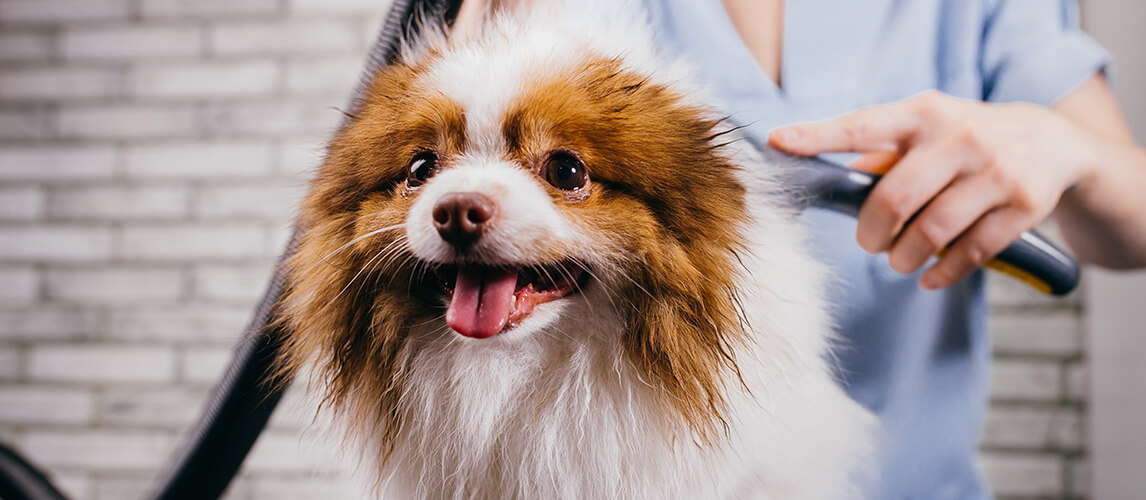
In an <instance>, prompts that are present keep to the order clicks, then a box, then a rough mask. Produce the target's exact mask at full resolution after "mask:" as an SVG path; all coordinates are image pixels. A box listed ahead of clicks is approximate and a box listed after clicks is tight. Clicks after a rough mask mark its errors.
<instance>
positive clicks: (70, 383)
mask: <svg viewBox="0 0 1146 500" xmlns="http://www.w3.org/2000/svg"><path fill="white" fill-rule="evenodd" d="M388 3H389V2H388V1H387V0H197V1H188V0H0V440H2V441H5V442H9V443H14V444H15V445H16V446H17V447H18V448H20V449H21V450H23V451H24V452H25V453H26V454H27V455H28V456H29V457H30V458H31V459H32V460H33V461H35V462H37V463H39V464H41V465H43V466H44V467H45V468H46V469H48V471H49V472H50V473H51V474H52V476H53V478H54V479H55V480H56V481H58V483H59V484H60V485H61V486H62V487H63V488H64V489H65V490H66V491H67V492H68V493H69V494H70V495H72V496H73V497H75V498H76V499H82V500H89V499H96V500H122V499H129V498H138V497H140V496H141V495H142V493H143V492H144V490H146V489H147V487H148V486H149V485H150V484H151V481H152V480H153V479H154V478H155V476H156V475H157V473H158V471H159V470H160V469H161V468H162V467H163V466H164V465H165V464H166V462H167V460H168V459H169V456H170V454H171V453H172V451H173V450H174V448H175V446H176V444H177V443H178V442H179V440H180V439H181V436H182V433H183V432H184V431H185V430H186V429H187V428H188V426H189V425H190V424H191V423H192V422H193V421H194V420H195V418H196V417H197V415H198V412H199V410H200V406H201V404H202V402H203V401H204V398H205V397H206V394H207V392H208V391H209V389H210V388H211V386H212V384H213V383H214V381H215V380H216V378H217V377H218V376H219V375H220V374H221V373H222V371H223V369H224V367H225V366H226V364H227V362H228V361H229V358H230V352H231V347H232V346H233V345H234V344H235V342H236V341H237V339H238V338H239V335H240V334H241V332H242V331H243V327H244V325H245V323H246V322H247V320H248V319H249V315H250V313H251V312H252V310H253V306H254V304H255V302H256V301H257V300H258V299H259V297H260V294H261V292H262V290H263V287H264V285H265V282H266V280H267V278H268V276H269V275H270V270H271V267H272V265H273V262H274V260H275V258H276V256H277V255H278V253H279V252H280V251H281V250H282V248H283V246H284V244H285V241H286V239H287V236H288V232H289V223H290V219H291V216H292V207H293V206H294V205H295V203H296V202H297V200H298V199H299V198H300V196H301V194H302V192H303V189H304V187H305V182H306V179H307V176H308V172H309V171H310V169H312V168H313V167H314V166H315V165H316V164H317V162H318V161H319V159H320V154H321V147H322V144H323V142H324V140H325V139H326V138H327V137H328V136H329V134H330V132H331V130H332V129H333V127H334V126H335V125H336V124H337V123H338V122H339V120H340V119H341V114H340V113H339V111H338V110H337V108H339V107H341V106H343V105H345V103H346V101H347V97H348V96H349V93H350V91H351V90H352V88H353V86H354V84H355V83H356V82H357V79H358V72H359V70H360V68H361V67H362V64H363V62H364V55H365V53H366V51H367V49H368V47H369V45H370V43H371V42H372V40H373V38H374V36H375V34H376V29H377V27H378V26H379V23H380V20H381V17H382V15H383V14H384V13H385V11H386V8H387V6H388ZM1082 7H1083V14H1084V24H1085V26H1086V28H1087V29H1088V30H1089V31H1090V32H1091V33H1092V35H1093V36H1094V37H1095V38H1097V39H1098V40H1099V41H1100V42H1102V43H1104V44H1105V45H1106V46H1107V47H1108V48H1109V49H1110V50H1111V51H1112V52H1114V53H1115V55H1116V57H1117V59H1116V63H1117V64H1116V69H1115V78H1116V87H1117V90H1118V93H1119V95H1120V98H1121V99H1122V103H1123V105H1124V107H1125V110H1126V112H1127V114H1128V115H1129V117H1130V119H1131V121H1132V124H1133V125H1134V127H1135V130H1136V132H1137V133H1138V138H1139V140H1140V141H1146V56H1143V55H1142V54H1141V52H1140V51H1141V48H1142V47H1146V33H1143V32H1142V30H1141V24H1142V22H1143V21H1146V2H1141V1H1135V0H1083V2H1082ZM990 300H991V303H992V305H993V312H992V316H991V326H992V328H993V335H994V340H995V365H994V371H993V376H992V393H991V399H992V404H991V408H990V413H989V416H988V418H987V422H986V426H985V428H984V431H983V440H982V446H981V450H982V452H981V463H982V467H983V470H984V472H985V473H986V475H987V476H988V478H989V480H990V482H991V484H992V486H993V487H994V489H995V491H996V492H997V494H998V495H999V496H1000V497H1001V498H1016V499H1017V498H1091V497H1097V498H1142V496H1141V495H1142V492H1143V491H1146V474H1143V472H1144V471H1146V424H1143V423H1142V422H1146V402H1144V401H1143V400H1144V399H1146V398H1144V397H1143V396H1144V395H1146V389H1143V387H1142V382H1143V381H1146V363H1143V362H1142V361H1141V360H1143V359H1146V331H1144V330H1146V328H1143V327H1142V325H1143V324H1146V278H1144V277H1142V276H1141V275H1139V276H1125V275H1114V274H1110V273H1101V272H1094V271H1091V272H1089V273H1088V274H1087V277H1086V279H1085V282H1084V289H1083V290H1082V291H1081V292H1079V293H1075V294H1074V295H1073V296H1071V297H1069V298H1067V299H1060V300H1054V299H1048V298H1045V297H1043V296H1039V295H1037V294H1035V293H1033V292H1030V291H1028V290H1027V289H1026V288H1024V287H1022V286H1021V285H1018V284H1016V283H1014V282H1011V281H1008V280H1007V279H1006V278H998V277H992V282H991V285H990ZM297 399H298V398H296V397H290V398H288V403H287V404H286V405H285V407H282V408H280V411H279V413H278V414H277V415H276V417H275V418H274V421H273V422H272V426H271V428H270V430H269V431H268V432H266V433H265V434H264V435H263V437H262V438H261V439H260V441H259V443H258V444H257V445H256V449H255V451H254V454H253V455H252V456H251V457H250V458H249V459H248V461H247V463H246V464H245V465H244V472H243V473H242V475H241V476H240V477H239V478H238V479H237V481H236V482H235V483H234V485H233V486H232V488H231V489H230V491H229V493H228V497H227V498H229V499H233V500H256V499H258V500H261V499H295V498H298V499H303V498H308V499H309V498H314V499H319V498H339V497H340V496H341V493H340V492H341V491H342V490H341V489H340V484H342V482H343V481H342V480H341V478H342V477H343V476H342V472H341V470H342V467H341V466H340V465H339V464H338V463H337V461H336V460H335V459H333V458H332V457H331V454H330V453H328V452H326V451H324V450H326V449H328V448H329V447H327V446H323V445H321V444H313V443H310V441H313V440H312V439H309V438H308V437H307V436H310V435H312V434H315V432H314V428H313V427H314V425H312V424H311V423H310V422H311V420H310V414H309V413H308V410H306V405H304V404H299V402H298V401H297Z"/></svg>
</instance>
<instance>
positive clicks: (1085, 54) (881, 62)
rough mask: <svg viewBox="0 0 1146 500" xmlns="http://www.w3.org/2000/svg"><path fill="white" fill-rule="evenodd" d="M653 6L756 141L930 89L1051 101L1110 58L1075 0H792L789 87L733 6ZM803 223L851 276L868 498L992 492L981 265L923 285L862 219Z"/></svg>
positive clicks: (662, 27)
mask: <svg viewBox="0 0 1146 500" xmlns="http://www.w3.org/2000/svg"><path fill="white" fill-rule="evenodd" d="M645 3H646V4H647V5H648V8H649V11H650V16H651V19H652V22H653V26H654V29H655V30H657V32H658V33H657V36H658V38H659V42H660V44H661V47H662V48H663V50H665V51H666V54H667V55H670V56H683V57H684V58H686V59H688V60H690V61H691V62H692V63H693V64H694V66H695V67H696V69H697V73H698V76H699V78H700V80H701V82H702V83H706V84H707V85H708V86H709V88H710V90H711V91H712V93H713V94H715V96H716V97H717V98H718V99H719V100H720V101H721V102H722V103H723V105H724V106H725V107H726V109H725V111H726V112H728V113H730V114H731V115H732V117H733V118H732V120H733V121H734V122H737V123H739V124H747V128H746V129H745V130H746V132H747V133H748V135H749V136H750V137H751V138H752V139H754V140H757V141H764V139H765V137H767V134H768V131H769V130H770V129H772V128H774V127H776V126H778V125H783V124H790V123H795V122H803V121H809V120H819V119H824V118H829V117H832V116H836V115H839V114H842V113H845V112H848V111H852V110H855V109H857V108H859V107H862V106H868V105H873V104H881V103H891V102H895V101H898V100H901V99H904V98H907V97H910V96H912V95H914V94H916V93H919V92H921V91H923V90H927V89H938V90H941V91H943V92H946V93H948V94H951V95H955V96H960V97H965V98H970V99H979V100H985V101H993V102H1005V101H1025V102H1030V103H1035V104H1042V105H1050V104H1053V103H1054V102H1055V101H1056V100H1058V99H1059V98H1061V97H1063V96H1065V95H1067V94H1069V93H1070V92H1071V91H1072V90H1073V89H1075V88H1077V87H1078V86H1079V85H1080V84H1082V83H1083V82H1085V81H1086V80H1087V79H1088V78H1090V77H1091V76H1093V75H1094V74H1095V73H1096V72H1097V71H1101V70H1102V69H1103V67H1104V65H1105V64H1106V61H1107V54H1106V52H1105V51H1104V50H1103V49H1102V48H1101V47H1100V46H1098V45H1097V44H1096V43H1094V42H1093V41H1092V40H1091V39H1090V38H1088V37H1087V36H1086V35H1085V34H1084V33H1082V32H1081V31H1080V30H1079V28H1078V10H1077V5H1076V4H1075V3H1074V2H1071V1H1066V0H912V1H903V0H900V1H896V0H865V1H856V0H791V1H787V2H785V5H784V45H783V59H782V71H781V73H782V80H783V88H778V87H777V86H776V85H775V84H774V83H773V82H772V81H771V80H770V79H769V78H768V77H767V76H766V75H765V73H764V72H763V71H762V70H761V69H760V67H759V66H758V65H757V64H756V62H755V59H754V58H753V57H752V55H751V53H750V52H749V51H748V49H747V48H746V47H745V46H744V44H743V42H742V41H741V39H740V38H739V35H738V34H737V32H736V30H735V28H734V27H733V25H732V23H731V21H730V20H729V18H728V15H727V13H726V12H725V11H724V9H723V7H722V5H721V3H720V1H719V0H646V2H645ZM804 219H805V221H806V223H807V224H808V226H809V227H810V228H811V232H812V235H813V238H812V246H813V251H814V252H816V253H817V254H818V255H819V256H820V257H821V258H822V259H823V260H824V261H825V262H827V263H828V264H829V265H830V266H831V267H832V268H833V270H834V271H835V274H836V276H837V283H836V285H835V286H834V287H833V288H832V289H831V291H830V298H831V300H832V303H833V304H835V305H836V310H835V311H834V315H835V319H836V321H837V323H838V325H839V331H840V333H841V336H842V339H843V340H842V346H841V348H840V349H839V350H838V358H839V362H840V367H839V379H840V380H841V383H842V384H843V385H844V386H845V387H846V389H847V391H848V393H849V394H850V395H851V396H852V397H853V398H854V399H855V400H857V401H859V402H860V403H861V404H863V405H864V406H866V407H867V408H869V409H871V411H873V412H875V413H876V414H877V415H878V416H879V417H880V420H881V422H882V427H883V429H882V433H881V436H880V439H879V443H878V452H877V458H876V470H875V472H876V473H877V474H875V476H876V477H877V479H874V480H872V482H871V484H866V485H865V487H864V491H865V497H866V498H872V499H900V498H927V499H941V498H958V499H966V498H989V497H990V496H991V495H990V493H989V492H988V490H987V488H986V487H985V485H984V484H983V481H982V479H981V477H980V475H979V474H978V472H977V470H976V468H975V464H974V462H975V453H976V449H977V441H978V435H979V428H980V424H981V421H982V418H983V413H984V411H985V410H986V406H987V394H988V373H987V372H988V367H989V364H990V360H991V349H990V341H989V338H988V337H987V334H986V314H987V310H986V306H985V303H984V296H983V277H982V275H981V273H976V274H975V275H973V276H971V277H970V278H968V279H966V280H964V281H963V282H961V283H960V284H958V285H956V286H954V287H951V288H949V289H946V290H942V291H930V292H929V291H922V290H921V289H920V288H919V286H918V284H917V283H918V280H919V275H918V273H916V274H912V275H901V274H898V273H896V272H894V271H892V270H891V268H889V267H888V264H887V257H886V255H882V254H881V255H877V256H872V255H868V254H867V253H865V252H863V251H862V250H861V249H860V248H859V246H858V244H857V243H856V241H855V232H856V223H855V220H854V219H851V218H849V217H845V216H840V215H837V214H833V213H828V212H823V211H819V210H811V211H809V212H808V213H806V214H805V216H804Z"/></svg>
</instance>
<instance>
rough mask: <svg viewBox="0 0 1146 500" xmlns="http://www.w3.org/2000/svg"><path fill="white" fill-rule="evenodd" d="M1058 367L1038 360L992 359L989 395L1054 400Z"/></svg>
mask: <svg viewBox="0 0 1146 500" xmlns="http://www.w3.org/2000/svg"><path fill="white" fill-rule="evenodd" d="M1060 375H1061V374H1060V372H1059V366H1058V365H1057V364H1056V363H1050V362H1040V361H1014V360H1006V361H1000V360H996V362H995V365H994V367H993V368H992V369H991V398H992V399H993V400H1012V401H1057V400H1058V399H1059V397H1060V391H1059V386H1060V380H1061V376H1060Z"/></svg>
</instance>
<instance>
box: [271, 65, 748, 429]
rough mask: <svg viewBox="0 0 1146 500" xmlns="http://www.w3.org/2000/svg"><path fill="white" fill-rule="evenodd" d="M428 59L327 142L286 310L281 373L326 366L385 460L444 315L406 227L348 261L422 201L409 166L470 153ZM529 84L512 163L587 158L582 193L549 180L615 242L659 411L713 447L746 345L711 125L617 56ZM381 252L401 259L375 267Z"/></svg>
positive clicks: (729, 212) (586, 225)
mask: <svg viewBox="0 0 1146 500" xmlns="http://www.w3.org/2000/svg"><path fill="white" fill-rule="evenodd" d="M433 57H434V56H430V57H429V58H428V59H427V60H424V61H422V62H420V63H419V64H417V65H413V66H410V65H401V64H399V65H396V66H393V67H391V68H389V69H387V70H385V71H384V72H382V73H380V74H379V75H378V76H377V77H376V79H375V81H374V82H373V84H372V86H371V88H370V91H369V93H368V96H367V99H366V101H365V102H364V104H363V106H362V107H361V109H359V110H358V111H357V113H356V116H355V118H354V119H353V120H352V121H351V123H350V124H349V125H348V126H347V127H345V128H344V129H343V130H342V131H340V133H339V134H338V135H337V136H336V137H335V138H334V140H333V141H332V142H331V144H330V148H329V152H328V155H327V158H326V161H325V163H324V164H323V165H322V167H321V168H320V170H319V173H318V176H317V178H316V179H315V180H314V183H313V185H312V188H311V191H310V194H309V195H308V196H307V198H306V201H305V202H304V204H303V208H302V211H301V214H300V221H299V227H300V228H301V230H302V233H301V239H300V241H299V245H298V251H297V253H296V254H295V255H293V256H292V257H291V258H290V259H289V260H288V261H287V263H286V266H287V268H288V270H289V278H288V292H287V295H286V296H285V298H284V299H283V301H282V303H281V304H280V311H281V318H282V321H283V323H284V324H285V326H286V327H287V328H286V330H287V331H289V332H291V333H290V335H289V337H288V339H287V352H286V355H285V356H284V358H283V360H282V361H283V362H282V366H283V373H284V374H287V375H289V374H293V373H294V372H296V371H297V370H298V369H300V368H301V367H302V366H304V365H306V364H308V363H311V362H315V363H317V367H318V375H319V376H320V377H321V379H322V380H323V381H324V382H325V383H326V384H327V390H328V391H329V393H328V394H327V400H326V401H327V403H328V404H329V405H331V406H332V407H334V408H336V409H338V410H339V411H343V412H346V413H347V415H348V416H350V417H351V418H352V419H353V420H354V421H356V422H360V423H362V424H363V425H368V423H370V422H383V423H385V428H384V429H370V432H371V433H372V434H374V435H378V434H379V433H382V436H381V437H382V443H383V445H384V446H387V447H389V446H392V444H393V441H394V438H395V436H397V435H398V433H399V432H400V431H401V427H402V422H401V419H400V415H401V411H400V409H399V408H398V405H399V404H400V401H399V395H400V394H402V393H403V387H404V386H405V385H406V384H410V383H414V382H412V381H410V380H407V379H406V376H405V374H406V372H407V363H408V362H409V357H408V356H405V355H404V354H403V353H404V352H407V350H408V349H407V348H408V347H410V346H407V345H406V342H407V338H406V331H407V330H408V328H409V326H410V325H412V324H415V323H418V322H424V321H430V320H432V319H433V318H435V317H437V316H439V315H440V314H441V309H440V306H439V305H436V304H431V303H429V302H427V301H426V300H424V298H422V297H419V296H418V294H417V293H412V292H411V291H410V289H409V286H410V284H411V283H417V282H418V277H419V275H420V271H421V270H422V269H419V265H420V264H419V263H418V262H416V261H415V260H413V256H412V255H411V254H410V253H409V251H408V250H406V249H405V246H404V245H402V244H401V242H398V240H399V239H400V237H401V236H402V235H403V234H404V228H401V227H400V228H397V229H393V230H390V231H386V232H382V233H381V234H377V235H374V236H371V237H366V238H364V239H362V240H361V241H359V242H357V243H354V244H350V245H349V246H348V247H347V248H346V249H343V250H339V249H340V248H341V247H343V246H344V245H347V244H348V243H349V242H351V241H352V240H354V239H355V238H358V237H362V236H363V235H366V234H368V233H369V232H370V231H372V230H377V229H380V228H385V227H389V226H394V225H396V224H401V223H403V222H404V218H405V217H406V213H407V211H408V209H409V208H410V206H411V203H412V201H413V199H414V198H415V197H416V196H417V193H412V192H410V191H409V190H407V188H406V187H405V181H404V179H405V177H406V170H405V169H406V166H407V164H408V162H409V159H410V158H411V157H412V156H414V155H415V154H417V153H418V152H419V151H423V150H432V151H435V152H437V153H438V155H439V157H440V158H441V162H442V165H443V168H449V166H450V161H451V159H454V158H456V157H457V155H458V154H459V153H461V152H463V151H464V150H465V147H466V131H465V128H464V127H465V119H464V110H462V109H460V108H459V107H458V106H457V105H456V104H455V103H453V102H451V101H449V100H448V99H447V98H445V97H443V96H442V95H441V94H438V93H435V92H433V90H432V89H419V88H414V87H413V84H414V81H415V80H416V78H417V77H418V76H419V75H420V74H422V73H423V72H424V71H425V70H426V68H427V67H428V65H429V64H430V63H431V62H432V60H433ZM527 88H528V91H527V92H526V93H525V94H524V95H523V96H522V97H521V99H520V100H519V101H518V102H517V103H516V104H515V105H513V106H512V107H511V109H510V110H509V111H508V112H507V114H506V116H505V117H504V120H503V124H504V126H503V134H504V136H505V138H506V142H507V144H508V146H509V150H508V151H506V152H505V155H506V158H507V159H511V160H513V161H516V162H518V163H519V164H520V165H522V168H527V169H531V170H534V171H538V170H539V168H540V165H543V164H544V161H545V158H546V155H548V154H549V153H550V152H551V151H554V150H557V149H561V150H566V151H570V152H573V153H574V154H576V155H578V156H579V157H580V158H581V159H582V160H583V161H584V163H585V165H586V166H587V169H588V171H589V175H590V178H591V185H590V188H589V189H590V191H589V194H588V195H587V196H569V195H568V193H566V192H562V191H560V190H557V189H555V188H552V187H550V186H548V184H545V182H544V181H543V180H539V183H540V185H543V186H545V187H546V188H547V189H550V192H551V194H552V199H553V201H554V203H555V204H556V205H557V206H558V209H559V210H560V211H561V212H562V213H564V214H565V215H566V216H567V218H568V219H569V220H570V221H572V222H573V223H574V224H577V225H579V226H580V227H582V228H583V229H584V230H585V231H586V232H591V233H592V234H595V235H598V236H600V237H602V238H603V239H605V240H607V241H610V242H612V243H613V246H612V248H613V250H608V249H601V251H602V252H606V251H611V252H613V253H612V254H609V255H607V256H606V259H607V260H609V261H610V262H612V263H614V264H615V265H616V267H617V268H618V269H619V270H621V271H623V272H624V273H625V274H626V275H627V276H629V277H630V278H631V280H632V281H631V282H623V283H622V284H621V286H622V288H621V289H619V290H613V291H612V293H613V295H614V296H619V297H622V298H623V299H624V302H627V304H625V306H627V307H628V309H627V315H628V327H627V330H626V331H625V332H624V339H623V345H624V346H625V356H626V357H627V358H628V359H629V360H630V362H631V363H633V365H634V366H635V367H637V368H638V369H639V370H640V373H642V374H643V375H644V376H645V379H646V380H647V381H649V382H650V383H652V384H653V385H654V387H656V388H658V389H659V390H660V393H661V394H662V395H663V402H664V406H665V408H666V410H669V411H670V413H675V414H676V415H678V416H679V417H680V419H681V421H682V422H683V423H685V424H687V425H688V426H689V427H690V428H691V429H692V430H693V431H694V432H695V433H696V436H697V437H698V438H700V439H701V440H707V439H708V438H709V437H710V436H711V433H712V431H714V430H716V427H718V426H719V425H720V423H721V422H722V411H723V410H724V405H723V397H722V394H723V391H724V388H723V386H722V380H724V376H725V375H727V374H729V373H735V362H734V360H733V358H732V355H731V347H732V345H733V344H734V343H735V342H738V341H740V340H742V336H743V334H744V330H743V328H742V327H741V321H740V316H739V315H738V310H737V308H736V294H735V291H734V290H733V289H732V288H731V284H732V283H733V282H734V280H735V265H734V263H735V262H736V257H735V254H736V252H737V251H738V250H739V247H738V241H739V238H738V235H737V231H738V229H739V228H740V226H741V225H742V223H743V222H745V218H746V215H745V206H744V191H743V187H742V186H741V184H740V183H739V182H738V181H737V180H736V178H735V172H734V167H733V166H732V165H731V164H730V163H729V162H728V161H727V160H726V159H725V158H724V157H723V156H722V155H721V154H720V152H719V150H718V144H717V142H718V141H719V140H720V139H718V138H717V137H718V134H716V133H715V129H716V128H717V126H718V120H714V119H711V118H710V114H709V113H708V112H707V111H706V110H702V109H696V108H692V107H689V106H687V105H685V104H683V103H682V102H681V101H680V98H679V96H677V95H676V94H675V93H674V92H673V91H672V90H671V89H669V88H666V87H664V86H661V85H657V84H653V83H650V82H648V81H646V80H645V79H644V78H643V77H641V76H640V75H635V74H632V73H628V72H625V71H624V70H623V69H622V68H621V65H620V63H619V62H617V61H614V60H606V59H599V60H593V61H590V62H588V63H586V64H585V65H584V66H583V67H581V68H578V69H576V70H574V71H571V72H570V73H567V74H560V75H552V76H551V77H549V78H545V79H542V80H539V81H536V82H532V84H531V85H530V86H528V87H527ZM388 245H393V246H389V247H388ZM382 249H389V251H390V252H392V253H393V254H392V258H390V256H389V255H388V257H387V258H380V259H377V260H375V261H374V262H370V261H371V258H372V257H374V256H375V255H376V253H377V252H379V251H380V250H382ZM368 263H369V264H368ZM364 268H365V269H366V270H365V271H363V272H361V275H358V276H357V277H355V276H356V275H357V274H358V273H359V272H360V270H362V269H364ZM591 286H592V285H591ZM570 321H576V318H570ZM475 397H478V395H475Z"/></svg>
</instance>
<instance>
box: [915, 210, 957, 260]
mask: <svg viewBox="0 0 1146 500" xmlns="http://www.w3.org/2000/svg"><path fill="white" fill-rule="evenodd" d="M917 225H918V226H919V235H920V236H921V241H922V242H923V243H924V244H925V245H927V247H928V249H929V250H930V251H932V252H934V251H936V250H939V249H940V248H943V247H944V246H946V245H947V242H948V241H950V237H949V235H950V232H949V231H948V228H947V225H946V224H944V223H942V222H940V221H937V220H934V218H932V217H929V218H927V219H926V220H920V221H919V222H918V223H917Z"/></svg>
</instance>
